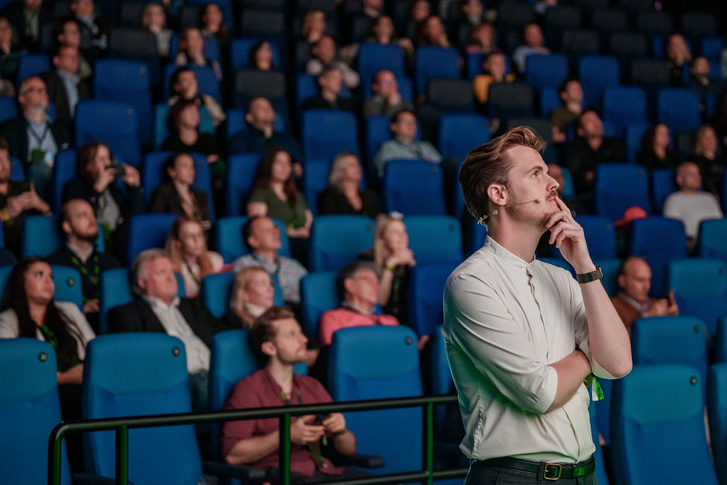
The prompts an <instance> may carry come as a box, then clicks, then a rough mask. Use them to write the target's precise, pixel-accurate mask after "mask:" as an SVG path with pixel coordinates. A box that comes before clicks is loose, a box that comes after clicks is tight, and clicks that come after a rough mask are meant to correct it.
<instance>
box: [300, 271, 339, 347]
mask: <svg viewBox="0 0 727 485" xmlns="http://www.w3.org/2000/svg"><path fill="white" fill-rule="evenodd" d="M337 283H338V272H336V271H314V272H312V273H308V274H307V275H305V276H304V277H303V279H302V280H300V313H301V318H302V324H303V328H305V329H306V330H307V331H308V333H310V334H311V335H313V336H315V337H318V326H319V324H320V321H321V315H323V312H326V311H328V310H334V309H336V308H338V306H339V302H340V296H339V294H338V288H337Z"/></svg>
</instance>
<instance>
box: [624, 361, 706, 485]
mask: <svg viewBox="0 0 727 485" xmlns="http://www.w3.org/2000/svg"><path fill="white" fill-rule="evenodd" d="M702 385H703V383H702V379H701V377H700V376H699V372H697V370H696V369H694V368H692V367H689V366H684V365H667V364H663V365H646V366H635V367H634V368H633V370H632V371H631V373H630V374H629V375H627V376H626V377H624V378H623V379H620V380H617V381H615V382H614V385H613V401H612V412H611V420H612V427H611V430H612V431H611V434H612V436H611V439H612V443H611V449H612V457H613V463H614V471H615V473H616V478H617V480H616V482H617V483H631V484H647V483H671V482H673V481H674V477H675V476H678V475H679V474H680V473H682V472H683V470H684V469H685V467H686V468H687V469H689V470H692V471H693V473H692V474H691V477H690V480H694V482H695V483H700V484H711V485H716V484H717V477H716V474H715V471H714V466H713V465H712V459H711V457H710V453H709V449H708V447H707V441H706V437H705V429H704V400H703V399H702V389H701V387H702Z"/></svg>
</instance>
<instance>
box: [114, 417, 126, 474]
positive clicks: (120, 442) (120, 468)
mask: <svg viewBox="0 0 727 485" xmlns="http://www.w3.org/2000/svg"><path fill="white" fill-rule="evenodd" d="M127 483H129V427H128V426H127V425H124V424H122V425H121V426H119V428H118V429H117V430H116V485H126V484H127Z"/></svg>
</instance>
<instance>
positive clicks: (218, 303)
mask: <svg viewBox="0 0 727 485" xmlns="http://www.w3.org/2000/svg"><path fill="white" fill-rule="evenodd" d="M234 279H235V273H217V274H211V275H207V276H205V277H204V278H203V279H202V289H201V297H202V301H203V302H204V306H206V307H207V309H208V310H209V311H210V313H212V315H214V316H216V317H217V318H220V317H221V316H222V315H224V314H225V313H227V311H228V309H229V303H230V290H231V289H232V282H233V281H234Z"/></svg>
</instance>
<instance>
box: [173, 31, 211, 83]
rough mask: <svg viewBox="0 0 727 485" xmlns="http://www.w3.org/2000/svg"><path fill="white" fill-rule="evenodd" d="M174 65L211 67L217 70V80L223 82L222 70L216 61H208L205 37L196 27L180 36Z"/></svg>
mask: <svg viewBox="0 0 727 485" xmlns="http://www.w3.org/2000/svg"><path fill="white" fill-rule="evenodd" d="M174 63H175V64H177V65H178V66H184V65H187V64H193V65H195V66H211V67H212V68H213V69H214V70H215V75H216V76H217V80H218V81H221V80H222V68H221V67H220V64H219V63H218V62H217V61H215V60H214V59H208V58H207V56H205V53H204V37H203V36H202V32H201V31H200V30H199V29H198V28H195V27H189V28H186V29H184V30H183V31H182V33H181V35H180V36H179V48H178V52H177V55H176V57H175V58H174Z"/></svg>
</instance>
